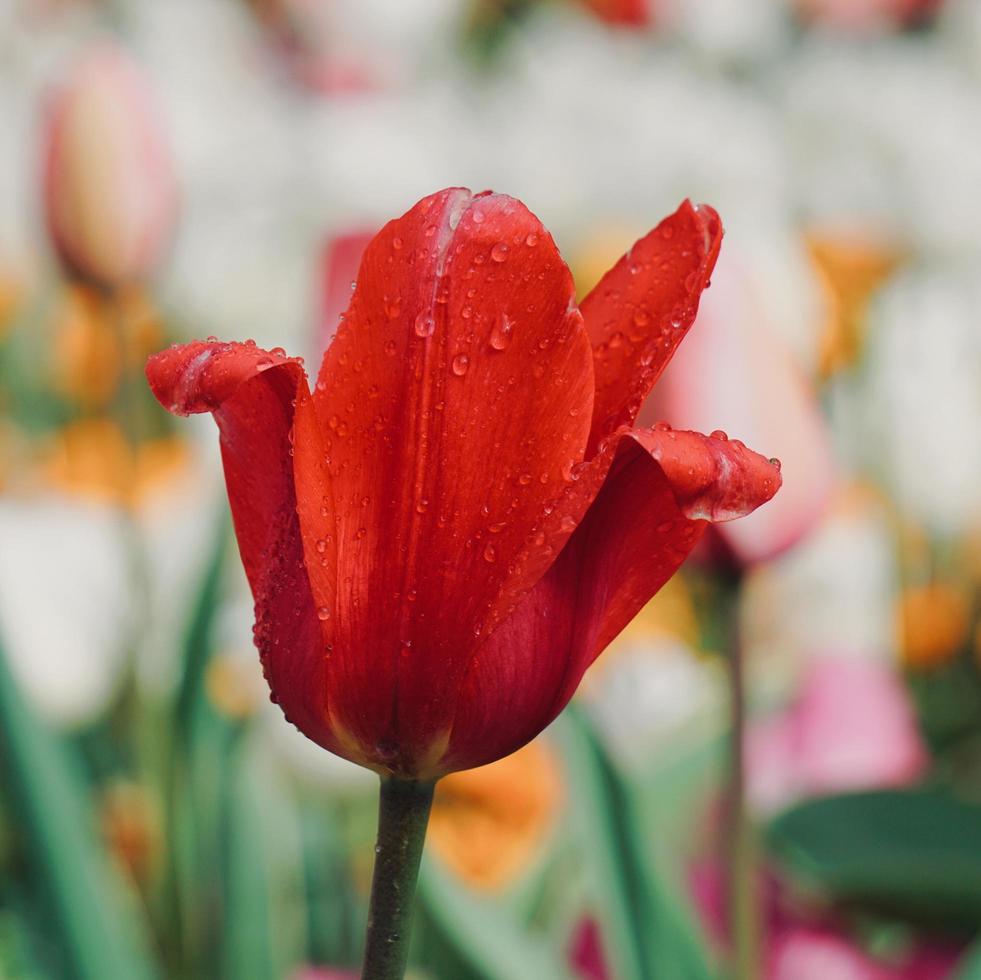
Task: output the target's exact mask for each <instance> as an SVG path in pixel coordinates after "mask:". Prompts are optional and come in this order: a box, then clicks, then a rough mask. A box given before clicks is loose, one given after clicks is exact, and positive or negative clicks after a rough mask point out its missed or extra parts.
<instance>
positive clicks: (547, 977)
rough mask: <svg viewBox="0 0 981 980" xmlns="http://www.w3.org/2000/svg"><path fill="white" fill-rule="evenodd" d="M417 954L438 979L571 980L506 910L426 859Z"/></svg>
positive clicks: (540, 942)
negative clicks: (568, 979)
mask: <svg viewBox="0 0 981 980" xmlns="http://www.w3.org/2000/svg"><path fill="white" fill-rule="evenodd" d="M418 901H419V907H418V909H417V914H416V920H417V921H416V924H415V940H416V941H415V942H414V943H413V950H414V951H416V950H419V952H420V953H421V956H420V957H419V958H420V960H424V961H425V965H426V966H427V967H429V969H431V970H432V971H433V972H434V975H435V976H439V977H444V976H445V977H453V978H454V980H567V978H568V977H569V971H568V970H567V968H566V966H565V964H564V963H563V961H562V960H561V959H560V958H559V957H557V956H556V955H555V954H554V953H553V952H552V950H551V949H550V948H549V947H548V945H547V944H546V943H545V942H544V941H543V940H540V939H536V938H535V937H534V936H533V935H530V934H529V933H528V932H527V931H525V930H524V929H522V928H520V926H519V924H518V923H517V921H516V920H515V919H514V918H513V917H511V916H510V915H509V914H508V910H507V906H506V905H504V904H502V903H500V902H498V901H495V900H493V899H486V898H481V897H480V896H478V895H475V894H474V893H473V892H472V891H471V890H470V889H468V888H466V887H465V886H464V885H462V884H461V883H460V882H459V881H458V880H456V879H455V878H454V876H453V875H452V874H451V873H450V872H448V871H446V870H445V869H444V868H443V867H441V866H440V864H439V862H438V861H437V860H434V859H432V858H429V857H424V858H423V862H422V869H421V871H420V873H419V890H418Z"/></svg>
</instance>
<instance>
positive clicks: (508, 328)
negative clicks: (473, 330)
mask: <svg viewBox="0 0 981 980" xmlns="http://www.w3.org/2000/svg"><path fill="white" fill-rule="evenodd" d="M513 330H514V321H513V320H511V319H510V318H509V317H508V315H507V314H506V313H502V314H501V315H500V317H499V318H498V320H497V322H496V323H495V324H494V329H493V330H491V335H490V345H491V347H493V348H494V350H504V348H505V347H507V345H508V344H510V343H511V332H512V331H513Z"/></svg>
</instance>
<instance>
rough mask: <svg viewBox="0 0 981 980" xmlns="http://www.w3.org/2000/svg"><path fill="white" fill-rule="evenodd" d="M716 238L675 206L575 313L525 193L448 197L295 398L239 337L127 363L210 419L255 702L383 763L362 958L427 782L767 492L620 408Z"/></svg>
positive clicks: (538, 707)
mask: <svg viewBox="0 0 981 980" xmlns="http://www.w3.org/2000/svg"><path fill="white" fill-rule="evenodd" d="M721 236H722V227H721V223H720V221H719V218H718V216H717V215H716V213H715V212H714V211H713V210H712V209H711V208H708V207H698V208H696V207H693V206H692V205H691V204H690V203H688V202H685V203H684V204H682V206H681V207H680V208H679V209H678V210H677V211H676V212H675V213H674V214H673V215H671V216H670V217H669V218H667V219H665V221H663V222H662V223H661V224H660V225H659V226H658V227H657V228H656V229H655V230H654V231H652V232H651V233H650V234H649V235H647V236H646V237H645V238H643V239H642V240H641V241H640V242H638V243H637V244H636V245H635V246H634V247H633V249H631V251H630V252H628V253H627V255H625V256H624V257H623V258H622V259H621V260H620V261H619V262H618V263H617V264H616V266H614V268H613V269H612V270H611V271H610V272H609V273H607V275H606V276H605V277H604V279H603V280H602V281H601V282H600V283H599V285H598V286H597V287H596V289H595V290H594V291H593V292H592V293H590V294H589V295H588V296H587V297H586V298H585V300H584V301H583V303H582V306H581V307H579V308H577V306H576V303H575V298H574V297H575V293H574V287H573V282H572V276H571V274H570V273H569V270H568V268H567V267H566V265H565V263H564V262H563V261H562V259H561V257H560V255H559V253H558V251H557V249H556V247H555V243H554V242H553V240H552V238H551V236H550V235H549V234H548V232H547V231H546V230H545V228H544V227H543V226H542V225H541V223H540V222H539V221H538V219H537V218H535V217H534V215H532V214H531V213H530V212H529V211H528V210H527V209H526V208H525V207H524V205H522V204H521V203H520V202H518V201H516V200H514V199H512V198H509V197H506V196H504V195H498V194H491V193H484V194H479V195H475V196H474V195H471V194H470V193H469V192H468V191H466V190H462V189H459V188H451V189H448V190H444V191H441V192H439V193H437V194H434V195H432V196H430V197H427V198H425V199H424V200H422V201H420V202H419V203H418V204H417V205H416V206H415V207H413V208H412V209H411V210H410V211H409V212H407V213H406V214H405V215H404V216H403V217H401V218H398V219H396V220H394V221H391V222H389V223H388V224H387V225H386V226H385V227H384V228H383V229H382V230H381V231H380V232H379V233H378V235H377V236H375V238H374V239H373V240H372V241H371V243H370V244H369V245H368V247H367V249H366V250H365V253H364V256H363V258H362V261H361V268H360V272H359V275H358V279H357V287H356V289H355V290H354V292H353V294H352V297H351V304H350V307H349V308H348V310H347V312H346V314H345V315H344V319H343V321H342V323H341V325H340V326H339V328H338V330H337V334H336V337H335V338H334V340H333V342H332V343H331V345H330V347H329V348H328V349H327V351H326V353H325V355H324V360H323V364H322V365H321V369H320V374H319V376H318V379H317V381H316V384H315V385H314V388H313V390H312V392H311V390H310V388H309V387H308V383H307V378H306V375H305V373H304V370H303V366H302V364H301V363H300V362H299V360H298V359H296V358H290V357H287V356H286V355H285V354H284V353H283V352H282V351H281V350H279V349H276V350H272V351H264V350H261V349H259V348H258V347H256V345H255V344H254V343H250V342H246V343H219V342H217V341H208V342H201V341H198V342H194V343H190V344H187V345H184V346H180V347H175V348H172V349H170V350H166V351H163V352H162V353H160V354H157V355H155V356H154V357H152V358H151V359H150V361H149V362H148V365H147V376H148V379H149V382H150V385H151V387H152V389H153V391H154V393H155V395H156V396H157V398H158V399H159V400H160V402H161V404H163V405H164V407H166V408H168V409H169V410H170V411H172V412H175V413H178V414H189V413H194V412H211V413H212V414H213V415H214V416H215V420H216V422H217V424H218V427H219V431H220V434H221V449H222V458H223V462H224V467H225V477H226V483H227V486H228V493H229V500H230V503H231V508H232V516H233V519H234V523H235V530H236V534H237V537H238V542H239V550H240V552H241V556H242V561H243V564H244V566H245V571H246V575H247V577H248V579H249V582H250V584H251V587H252V592H253V596H254V598H255V602H256V626H255V639H256V644H257V646H258V648H259V651H260V655H261V657H262V660H263V665H264V668H265V672H266V677H267V679H268V681H269V684H270V687H271V689H272V692H273V697H274V698H275V699H277V700H278V701H279V704H280V706H281V707H282V708H283V710H284V712H285V713H286V715H287V717H288V718H289V719H290V720H291V721H292V722H293V723H294V724H295V725H296V726H297V727H298V728H299V729H300V730H301V731H303V732H304V733H305V734H306V735H307V736H308V737H309V738H311V739H312V740H313V741H315V742H317V743H318V744H320V745H322V746H323V747H324V748H326V749H329V750H330V751H332V752H335V753H337V754H339V755H342V756H344V757H345V758H348V759H351V760H353V761H355V762H358V763H360V764H361V765H364V766H366V767H368V768H371V769H374V770H375V771H377V772H379V773H380V774H381V775H382V780H383V782H382V786H383V793H382V813H381V819H380V825H379V848H380V850H379V852H378V860H377V861H376V870H375V887H376V889H378V888H379V887H381V888H383V889H387V892H388V894H387V897H386V898H385V899H383V900H382V902H381V904H380V905H377V904H375V903H373V911H372V913H371V924H370V926H369V942H368V954H367V958H366V964H367V965H366V971H367V972H366V975H368V976H398V975H400V973H399V972H398V970H399V967H398V964H397V963H396V964H395V965H392V960H391V958H392V957H395V958H399V957H401V958H402V959H401V963H402V964H403V966H404V950H402V949H401V947H402V946H403V945H404V942H398V941H394V940H392V941H388V942H386V940H385V939H381V938H379V937H378V936H377V935H374V936H373V931H376V930H377V929H379V928H384V929H386V930H388V929H390V931H389V932H387V933H386V936H387V938H388V940H390V939H391V936H392V935H394V934H396V933H397V934H398V935H399V936H401V937H402V938H403V939H404V935H405V932H406V931H407V918H406V917H407V911H406V909H407V904H408V902H409V901H410V899H411V891H412V888H413V882H414V872H412V873H411V874H408V873H406V870H405V869H406V867H408V866H409V865H412V864H413V863H414V865H415V866H416V867H417V866H418V860H419V855H420V853H421V846H422V835H423V834H424V830H425V821H426V818H427V816H428V808H429V805H430V802H431V795H432V783H433V782H434V781H435V780H436V779H437V778H438V777H440V776H442V775H444V774H446V773H448V772H452V771H454V770H458V769H466V768H471V767H474V766H479V765H483V764H485V763H489V762H492V761H494V760H495V759H499V758H501V757H503V756H505V755H508V754H509V753H511V752H513V751H515V750H516V749H518V748H519V747H520V746H522V745H524V744H525V743H526V742H528V741H529V740H530V739H531V738H533V737H534V736H535V735H536V734H537V733H538V732H540V731H541V730H542V729H543V728H544V727H545V726H546V725H547V724H548V723H549V722H550V721H551V720H552V719H553V718H554V717H555V716H556V715H557V714H558V712H559V711H560V710H561V709H562V708H563V707H564V705H565V704H566V703H567V702H568V701H569V699H570V698H571V697H572V694H573V692H574V691H575V689H576V686H577V684H578V683H579V680H580V678H581V677H582V674H583V672H584V671H585V670H586V668H587V667H588V666H589V664H590V663H591V662H592V661H593V660H594V659H595V658H596V656H597V655H598V654H599V653H600V652H601V651H602V650H603V648H604V647H605V646H606V645H607V644H608V643H609V642H610V641H611V640H612V639H613V638H614V637H615V636H616V635H617V633H619V632H620V630H621V629H623V627H624V626H626V624H627V623H628V622H629V620H630V619H631V618H632V617H633V616H634V614H635V613H636V612H637V611H638V610H639V609H640V608H641V607H642V606H643V605H644V604H645V603H646V602H647V601H648V600H649V599H650V597H651V596H652V595H653V594H654V593H655V592H656V591H657V590H658V589H659V588H660V587H661V585H663V584H664V582H665V581H667V579H668V578H670V576H671V575H672V574H673V573H674V571H675V570H676V569H677V568H678V566H679V565H680V564H681V562H682V561H684V559H685V557H686V556H687V555H688V553H689V552H690V551H691V549H692V547H694V545H695V543H696V542H697V540H698V538H699V537H700V535H701V534H702V533H703V531H704V530H705V528H706V527H707V526H708V524H709V522H712V521H725V520H730V519H732V518H736V517H740V516H742V515H743V514H746V513H748V512H749V511H751V510H753V509H754V508H755V507H757V506H758V505H760V504H762V503H763V502H765V501H766V500H768V499H769V498H770V497H772V496H773V494H774V493H775V492H776V490H777V488H778V487H779V485H780V474H779V469H778V467H777V466H775V465H774V464H772V463H771V462H769V461H768V460H767V459H765V458H764V457H762V456H759V455H757V454H756V453H753V452H751V451H750V450H748V449H747V448H746V447H745V446H744V445H743V444H742V443H741V442H739V441H738V440H727V439H725V438H721V437H718V436H704V435H700V434H698V433H695V432H689V431H675V430H672V429H670V428H669V427H668V426H667V425H656V426H654V427H653V428H649V429H638V428H635V427H634V425H633V423H634V421H635V419H636V416H637V413H638V411H639V409H640V405H641V402H642V401H643V399H644V398H645V397H646V395H647V393H648V391H649V389H650V387H651V386H652V385H653V383H654V381H655V380H656V379H657V377H658V375H659V374H660V372H661V370H662V369H663V367H664V365H665V364H666V363H667V361H668V359H669V358H670V356H671V354H672V353H673V352H674V350H675V348H676V347H677V346H678V344H679V343H680V341H681V339H682V338H683V337H684V335H685V333H686V331H687V329H688V327H689V326H690V325H691V322H692V320H693V319H694V316H695V312H696V309H697V305H698V300H699V296H700V293H701V291H702V289H703V287H704V286H705V283H706V281H707V280H708V277H709V274H710V273H711V270H712V267H713V265H714V264H715V259H716V256H717V254H718V250H719V246H720V243H721ZM410 840H411V841H412V842H413V843H411V844H410V843H409V841H410ZM395 852H398V853H395ZM393 881H394V882H396V883H398V885H399V887H398V888H395V889H392V888H391V884H392V882H393ZM392 892H394V894H392ZM376 897H377V892H376ZM382 918H384V919H385V922H384V923H382V922H381V921H380V920H381V919H382ZM382 947H384V948H383V949H382V952H381V953H379V952H378V950H379V949H380V948H382ZM379 956H380V957H381V959H378V958H377V957H379ZM386 971H388V972H386Z"/></svg>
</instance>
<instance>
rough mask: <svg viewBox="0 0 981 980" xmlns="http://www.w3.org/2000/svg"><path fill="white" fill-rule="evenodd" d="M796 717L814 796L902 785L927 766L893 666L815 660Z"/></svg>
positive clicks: (801, 762)
mask: <svg viewBox="0 0 981 980" xmlns="http://www.w3.org/2000/svg"><path fill="white" fill-rule="evenodd" d="M794 715H795V718H796V722H797V724H796V732H795V759H796V762H797V767H798V773H799V777H800V780H801V782H802V784H803V785H804V786H805V787H806V789H807V790H808V791H809V792H812V793H829V792H837V791H841V790H849V789H859V788H869V787H874V786H880V787H881V786H900V785H903V784H904V783H909V782H912V781H913V780H915V779H917V778H918V777H919V776H920V775H921V774H922V773H923V770H924V768H925V766H926V751H925V749H924V748H923V743H922V741H921V740H920V734H919V731H918V729H917V726H916V719H915V717H914V715H913V709H912V706H911V705H910V701H909V697H908V695H907V693H906V689H905V687H904V686H903V682H902V680H901V679H900V677H899V676H898V674H897V673H896V671H895V669H894V668H893V667H891V666H890V665H889V664H887V663H881V662H878V661H875V660H869V659H864V658H852V657H827V658H821V659H818V660H815V661H814V662H813V663H812V664H811V665H810V667H809V669H808V671H807V674H806V676H805V679H804V686H803V692H802V696H801V700H800V703H799V704H798V706H797V709H796V710H795V712H794Z"/></svg>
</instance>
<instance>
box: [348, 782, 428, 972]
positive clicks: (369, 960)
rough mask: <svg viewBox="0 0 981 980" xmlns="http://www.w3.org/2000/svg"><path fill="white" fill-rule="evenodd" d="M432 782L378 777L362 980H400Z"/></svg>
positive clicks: (407, 950) (405, 959)
mask: <svg viewBox="0 0 981 980" xmlns="http://www.w3.org/2000/svg"><path fill="white" fill-rule="evenodd" d="M434 788H435V783H434V782H418V781H415V780H408V779H396V778H393V777H382V781H381V799H380V803H379V808H378V840H377V842H376V844H375V871H374V875H373V877H372V881H371V902H370V905H369V908H368V932H367V935H366V937H365V952H364V966H363V967H362V971H361V978H362V980H402V977H404V976H405V965H406V962H407V960H408V956H409V938H410V932H411V929H412V910H413V906H414V904H415V893H416V879H417V878H418V877H419V862H420V861H421V859H422V846H423V843H424V842H425V840H426V827H427V825H428V823H429V811H430V810H431V809H432V804H433V789H434Z"/></svg>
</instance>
